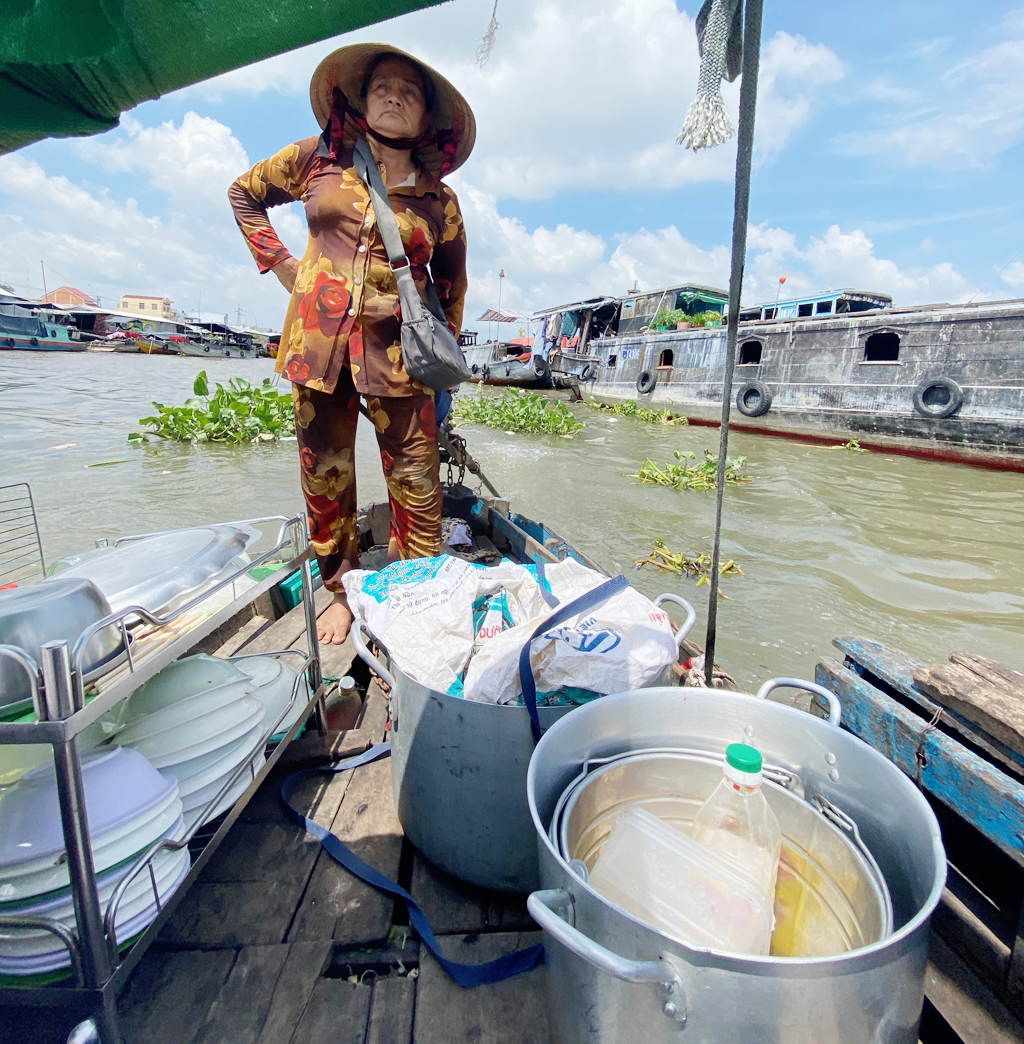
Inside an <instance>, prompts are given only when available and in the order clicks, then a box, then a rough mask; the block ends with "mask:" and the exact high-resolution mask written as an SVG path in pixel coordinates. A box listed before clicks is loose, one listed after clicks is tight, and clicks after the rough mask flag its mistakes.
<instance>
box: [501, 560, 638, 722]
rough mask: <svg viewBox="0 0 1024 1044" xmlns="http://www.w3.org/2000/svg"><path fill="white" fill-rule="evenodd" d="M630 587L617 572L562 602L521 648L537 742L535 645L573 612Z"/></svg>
mask: <svg viewBox="0 0 1024 1044" xmlns="http://www.w3.org/2000/svg"><path fill="white" fill-rule="evenodd" d="M626 587H629V581H628V580H627V579H626V578H625V577H624V576H622V575H621V574H620V575H619V576H613V577H612V578H611V580H606V581H605V582H604V583H603V584H600V585H599V586H597V587H595V588H594V589H593V590H592V591H588V592H587V593H586V594H584V595H580V596H579V598H574V599H573V600H572V601H571V602H566V603H565V605H563V606H560V607H559V608H558V610H556V611H555V612H553V613H552V614H551V615H550V616H549V617H548V618H547V619H546V620H544V621H542V622H541V623H540V624H538V625H537V627H536V628H535V629H534V632H533V634H531V635H530V639H529V641H528V642H527V643H526V644H525V645H524V646H523V648H522V649H521V650H520V653H519V684H520V685H521V686H522V689H523V703H525V704H526V709H527V710H528V711H529V712H530V727H531V728H532V729H533V742H534V743H539V742H540V737H541V728H540V716H539V715H538V714H537V682H536V681H535V679H534V677H533V667H532V666H531V664H530V651H531V649H532V648H533V643H534V641H536V639H538V638H539V637H540V636H541V634H543V632H544V631H546V630H547V629H548V628H549V627H554V626H556V625H557V624H560V623H562V622H563V621H565V620H568V619H569V617H570V616H576V615H577V614H578V613H585V612H586V611H587V610H588V609H593V608H594V607H595V606H598V605H600V604H601V603H602V602H606V601H607V600H608V599H609V598H611V596H612V595H613V594H618V592H619V591H621V590H623V589H624V588H626Z"/></svg>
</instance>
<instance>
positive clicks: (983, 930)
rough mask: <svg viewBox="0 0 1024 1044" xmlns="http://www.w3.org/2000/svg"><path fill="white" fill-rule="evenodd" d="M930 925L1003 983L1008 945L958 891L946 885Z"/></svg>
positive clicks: (959, 951)
mask: <svg viewBox="0 0 1024 1044" xmlns="http://www.w3.org/2000/svg"><path fill="white" fill-rule="evenodd" d="M932 928H933V930H934V931H936V932H938V934H939V935H941V936H942V938H943V939H945V940H946V942H948V943H949V944H950V946H952V947H953V949H954V950H956V951H957V952H958V953H961V954H963V955H964V956H965V957H970V958H971V959H972V960H973V961H974V962H975V964H977V965H978V967H980V968H982V969H984V970H985V972H986V974H987V975H988V977H989V978H991V980H992V983H993V985H998V986H1002V984H1003V983H1004V982H1005V981H1006V973H1007V971H1008V969H1009V967H1010V947H1009V946H1007V945H1006V943H1005V942H1003V940H1002V939H1000V938H999V936H998V935H996V933H995V932H994V931H992V929H991V928H990V927H989V926H988V925H987V924H985V923H984V921H982V919H981V918H980V917H978V916H977V914H975V912H974V911H973V910H971V909H970V908H969V907H968V906H967V904H966V903H964V902H963V900H962V899H960V898H959V897H958V896H957V895H955V894H954V893H953V892H951V891H950V890H949V889H948V888H946V889H945V890H944V891H943V893H942V899H941V900H939V905H938V906H937V907H936V909H935V913H934V914H933V915H932Z"/></svg>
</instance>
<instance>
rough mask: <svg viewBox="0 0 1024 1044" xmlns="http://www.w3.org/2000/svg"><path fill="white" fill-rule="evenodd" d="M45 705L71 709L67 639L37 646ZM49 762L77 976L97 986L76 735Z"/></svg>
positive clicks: (103, 960) (95, 899)
mask: <svg viewBox="0 0 1024 1044" xmlns="http://www.w3.org/2000/svg"><path fill="white" fill-rule="evenodd" d="M42 659H43V664H42V666H43V683H44V685H45V692H46V702H45V710H46V714H47V717H48V718H49V719H50V720H63V719H65V718H69V717H70V716H71V715H72V714H73V713H74V709H75V708H74V704H73V702H72V700H73V698H72V688H71V663H70V660H69V658H68V644H67V642H46V643H45V644H44V645H43V646H42ZM53 764H54V769H55V770H56V774H57V796H58V799H59V801H60V818H61V825H62V827H63V829H64V849H65V851H66V853H67V860H68V874H69V876H70V878H71V898H72V901H73V903H74V907H75V920H76V922H77V924H78V938H79V948H80V951H81V956H82V975H83V978H84V979H85V986H86V987H91V988H93V989H101V988H102V987H103V986H104V984H105V983H106V981H107V979H109V978H110V972H111V967H110V955H109V952H108V950H107V943H106V938H105V936H104V933H103V918H102V916H101V914H100V901H99V896H98V894H97V891H96V870H95V866H94V864H93V858H92V842H91V840H90V837H89V816H88V813H87V811H86V806H85V785H84V783H83V781H82V761H81V758H80V757H79V753H78V740H77V738H75V737H72V738H71V739H68V740H63V741H60V742H57V743H54V744H53Z"/></svg>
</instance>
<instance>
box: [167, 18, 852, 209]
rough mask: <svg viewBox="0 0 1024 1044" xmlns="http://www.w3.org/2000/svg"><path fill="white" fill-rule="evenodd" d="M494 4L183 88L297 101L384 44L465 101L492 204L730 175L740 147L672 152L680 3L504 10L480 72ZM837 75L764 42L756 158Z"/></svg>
mask: <svg viewBox="0 0 1024 1044" xmlns="http://www.w3.org/2000/svg"><path fill="white" fill-rule="evenodd" d="M490 8H491V5H490V3H489V2H488V0H456V2H455V3H452V4H447V5H444V6H443V7H440V8H433V9H432V10H431V11H429V12H418V13H416V14H412V15H408V16H405V17H403V18H400V19H396V20H395V21H393V22H390V23H388V24H387V26H386V27H383V26H373V27H371V28H369V29H365V30H360V31H359V32H356V33H351V34H348V35H347V36H344V37H339V38H337V39H335V40H332V41H328V42H325V43H321V44H317V45H314V46H311V47H306V48H302V49H300V50H298V51H293V52H291V53H290V54H286V55H279V56H277V57H275V58H270V59H267V60H266V61H264V62H260V63H258V64H256V65H252V66H250V67H248V68H246V69H240V70H236V71H235V72H232V73H228V74H226V75H224V76H220V77H217V78H215V79H214V80H210V81H209V82H208V83H206V84H201V85H198V86H196V87H191V88H187V90H186V92H184V93H185V94H186V95H187V96H190V97H192V96H201V97H203V98H206V99H211V100H212V99H221V98H223V97H225V96H226V95H227V94H229V93H233V92H242V93H247V94H251V95H257V94H259V93H262V92H265V91H279V92H282V93H288V94H294V95H302V94H304V93H305V92H306V91H307V90H308V86H309V78H310V75H311V73H312V70H313V69H314V67H315V66H316V63H317V62H318V61H319V60H320V58H321V57H323V55H325V54H327V53H328V52H330V51H331V50H333V49H334V48H335V47H337V46H339V45H341V44H344V43H349V42H353V41H357V40H378V39H381V38H386V39H387V40H389V41H390V42H393V43H394V44H395V45H397V46H399V47H403V48H405V49H407V50H409V51H411V52H413V53H415V54H417V55H420V56H422V57H423V59H424V60H425V61H427V62H429V63H430V64H431V65H433V66H435V67H436V68H437V69H439V70H440V71H441V72H442V73H444V75H445V76H447V77H449V79H451V80H452V82H453V83H456V84H457V85H458V86H459V88H460V90H462V91H463V92H464V93H465V95H466V97H467V99H468V100H469V102H470V104H471V105H472V106H473V109H474V112H475V114H476V117H477V123H478V129H479V136H478V139H477V147H476V151H475V153H474V156H473V158H472V160H471V161H470V164H469V166H468V167H467V168H466V177H467V178H469V179H471V181H472V183H473V184H474V185H475V186H477V187H478V188H480V189H482V190H483V191H484V192H486V193H488V194H489V195H492V196H495V197H496V198H506V197H514V198H519V199H541V198H545V197H549V196H551V195H553V194H555V193H556V192H560V191H573V190H580V189H593V190H598V191H603V190H607V189H612V190H615V189H620V190H621V189H626V188H637V187H639V188H645V189H646V188H661V189H670V188H675V187H678V186H680V185H684V184H687V183H692V182H696V181H708V180H715V181H728V180H729V179H731V178H732V175H733V169H734V166H735V145H734V143H733V144H732V145H730V146H727V147H724V148H719V149H712V150H707V151H703V152H700V153H697V154H695V153H693V152H691V151H689V150H687V149H684V148H683V147H681V146H679V145H677V144H676V143H675V137H676V134H677V133H678V131H679V128H680V126H681V124H682V121H683V117H684V115H685V113H686V109H687V107H688V106H689V103H690V101H691V99H692V98H693V94H694V91H695V89H696V84H697V71H698V56H697V43H696V36H695V34H694V28H693V20H692V19H691V17H690V16H689V15H688V14H687V13H686V12H685V11H680V10H679V9H678V8H677V7H676V4H675V2H674V0H561V2H559V3H558V4H552V3H550V2H547V0H529V2H522V3H520V4H518V5H517V6H514V7H509V6H508V5H506V6H505V7H503V9H502V11H501V20H502V28H501V30H500V32H499V34H498V41H497V46H496V47H495V49H494V52H493V55H492V57H491V60H490V61H489V62H488V64H487V65H486V66H485V67H484V68H483V69H482V70H481V69H479V68H478V67H477V66H476V64H475V61H474V53H475V48H476V42H477V39H478V37H479V36H480V34H481V32H482V30H483V28H484V27H485V26H486V24H487V19H488V18H489V17H490ZM842 76H843V66H842V63H841V62H840V61H839V59H838V58H837V57H836V55H835V54H834V53H833V52H832V51H830V50H829V49H828V48H827V47H825V46H824V45H821V44H811V43H809V42H808V41H807V40H805V39H804V38H803V37H801V36H791V35H790V34H788V33H783V32H779V33H776V34H775V36H774V37H772V38H771V39H770V40H767V41H766V43H765V47H764V52H763V59H762V70H761V83H760V89H759V104H758V161H759V162H761V163H764V162H767V161H769V160H770V159H771V158H772V157H773V156H775V155H776V154H777V153H778V152H779V151H780V150H781V149H782V148H784V147H785V145H786V143H787V142H788V141H789V139H790V137H791V136H792V134H793V133H794V132H795V131H796V130H797V129H798V128H799V127H800V126H802V125H803V124H804V123H805V122H806V121H807V119H808V118H809V116H810V114H811V111H812V108H813V105H814V100H815V97H816V96H817V94H818V92H819V91H820V89H821V88H822V87H823V86H825V85H826V84H828V83H832V82H835V81H836V80H838V79H840V78H841V77H842ZM724 93H725V97H726V104H727V106H728V107H729V108H730V109H731V111H732V116H733V122H734V123H735V121H736V108H737V104H738V96H739V84H738V83H736V84H726V85H725V88H724ZM298 134H299V131H298V130H297V131H296V137H297V136H298Z"/></svg>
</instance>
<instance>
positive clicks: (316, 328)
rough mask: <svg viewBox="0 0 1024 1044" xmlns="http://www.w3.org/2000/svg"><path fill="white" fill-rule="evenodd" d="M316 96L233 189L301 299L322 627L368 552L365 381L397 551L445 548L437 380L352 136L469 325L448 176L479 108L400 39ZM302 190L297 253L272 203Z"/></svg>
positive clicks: (332, 619) (302, 382)
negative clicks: (361, 462)
mask: <svg viewBox="0 0 1024 1044" xmlns="http://www.w3.org/2000/svg"><path fill="white" fill-rule="evenodd" d="M310 100H311V102H312V105H313V112H314V114H315V115H316V118H317V120H318V121H319V123H320V126H321V127H323V133H322V134H321V135H320V137H319V138H307V139H306V140H305V141H300V142H297V143H296V144H294V145H288V146H287V147H286V148H284V149H282V150H281V151H280V152H279V153H278V154H277V155H276V156H273V157H272V158H270V159H268V160H263V161H262V162H260V163H257V164H256V166H255V167H253V168H252V170H250V171H249V172H248V173H247V174H243V175H242V176H241V177H240V178H238V180H237V181H235V182H234V184H233V185H232V186H231V188H230V189H229V190H228V197H229V199H230V201H231V206H232V208H233V209H234V212H235V220H236V221H237V222H238V225H239V228H240V229H241V230H242V235H243V236H245V239H246V243H247V244H248V246H249V249H250V250H251V251H252V254H253V256H254V257H255V259H256V264H257V265H258V267H259V269H260V271H261V272H268V271H272V272H273V273H274V275H276V276H277V278H278V279H279V280H280V281H281V283H282V284H283V285H284V287H285V289H287V290H288V291H290V292H291V295H292V296H291V301H290V302H289V304H288V312H287V315H286V316H285V323H284V332H283V333H282V335H281V349H280V351H279V352H278V355H277V371H278V372H279V373H284V375H285V376H286V377H287V378H288V379H289V380H290V381H291V382H292V393H293V396H294V399H295V420H296V433H297V435H298V442H299V463H300V467H301V476H302V491H303V494H304V496H305V499H306V507H307V512H308V516H309V531H310V537H311V542H312V545H313V549H314V551H315V552H316V556H317V560H318V562H319V565H320V575H321V576H322V577H323V580H324V584H325V585H326V587H327V588H328V590H330V591H332V592H334V604H333V605H332V606H331V607H330V608H329V609H328V610H327V611H326V612H325V613H324V614H323V615H322V616H321V617H320V627H319V634H320V638H321V639H322V640H324V641H330V642H334V643H341V642H343V641H344V640H345V637H346V635H347V634H348V631H349V626H350V624H351V622H352V614H351V613H350V612H349V608H348V603H347V601H346V599H345V589H344V587H343V586H342V582H341V581H342V577H343V576H344V574H345V573H346V572H348V570H349V569H352V568H353V567H354V566H357V565H358V562H359V551H358V537H357V532H356V508H357V501H356V481H355V435H356V421H357V419H358V416H359V400H360V396H363V397H365V399H366V406H367V410H368V412H369V414H370V417H371V418H372V420H373V424H374V427H375V429H376V434H377V443H378V445H379V447H380V455H381V461H382V462H383V465H384V476H385V478H386V479H387V484H388V495H389V499H390V503H391V533H390V542H389V549H388V557H389V561H394V560H396V559H398V558H420V557H424V556H429V555H438V554H440V552H441V501H442V496H441V485H440V479H439V475H438V452H437V417H436V412H435V409H434V393H433V391H431V390H430V389H429V388H427V387H426V386H424V385H422V384H420V383H418V382H416V381H413V380H411V378H410V377H409V375H408V374H407V373H406V371H405V367H404V365H403V361H402V344H401V312H400V308H399V300H398V288H397V284H396V282H395V277H394V275H393V273H392V271H391V267H390V265H389V262H388V256H387V252H386V250H385V249H384V243H383V241H382V239H381V235H380V232H379V230H378V228H377V224H376V218H375V215H374V213H373V207H372V206H371V205H370V199H369V193H368V192H367V189H366V186H365V185H364V184H363V182H362V180H361V179H360V177H359V175H358V174H357V172H356V169H355V164H354V160H353V149H354V146H355V143H356V141H357V140H358V139H359V138H360V137H362V136H365V137H366V138H367V140H368V142H369V145H370V148H371V149H372V151H373V154H374V156H375V157H376V159H377V161H378V164H379V166H380V171H381V175H382V177H383V179H384V184H385V185H386V187H387V192H388V198H389V199H390V201H391V205H392V208H393V209H394V211H395V217H396V218H397V219H398V226H399V229H400V230H401V233H402V239H403V241H404V243H405V251H406V255H407V256H408V258H409V261H410V263H411V265H412V271H413V275H414V277H415V280H416V285H417V288H418V289H419V291H420V296H421V297H422V298H423V300H424V301H426V299H427V294H426V290H427V279H428V274H427V264H428V263H429V265H430V273H431V275H432V277H433V283H434V286H435V287H436V290H437V295H438V297H439V299H440V301H441V304H442V307H443V308H444V312H445V315H446V316H447V319H448V325H449V326H450V327H451V329H452V331H453V332H454V333H456V334H458V332H459V330H460V328H461V325H462V310H463V305H464V301H465V295H466V233H465V229H464V228H463V224H462V214H461V212H460V210H459V203H458V200H457V199H456V198H455V193H454V192H452V190H451V189H450V188H448V186H447V185H445V184H444V183H443V182H442V181H440V180H439V179H440V178H441V177H442V176H444V175H445V174H447V173H448V172H449V171H453V170H455V169H456V168H458V167H460V166H461V165H462V164H463V163H465V161H466V159H467V158H468V156H469V153H470V151H471V150H472V148H473V142H474V139H475V136H476V123H475V121H474V119H473V113H472V111H471V110H470V108H469V105H468V104H467V103H466V100H465V99H464V98H463V97H462V95H461V94H459V92H458V91H456V90H455V88H454V87H453V86H452V85H451V84H450V83H449V82H448V81H447V80H446V79H445V78H444V77H443V76H441V75H440V74H439V73H436V72H434V71H433V70H432V69H429V68H428V67H427V66H425V65H423V63H422V62H419V61H417V60H415V59H414V58H412V57H411V56H409V55H407V54H405V53H404V52H402V51H399V50H397V49H396V48H394V47H389V46H387V45H384V44H354V45H352V46H349V47H342V48H341V49H340V50H337V51H335V52H334V53H333V54H331V55H328V57H327V58H325V59H324V60H323V61H322V62H321V63H320V65H319V66H318V67H317V70H316V72H315V73H314V74H313V80H312V83H311V84H310ZM293 200H302V201H303V202H304V203H305V207H306V219H307V222H308V224H309V244H308V246H307V248H306V253H305V256H304V257H303V258H302V260H301V261H299V260H297V259H296V258H294V257H292V255H291V254H289V253H288V251H287V249H285V247H284V245H283V244H282V243H281V240H280V239H279V238H278V236H277V234H276V232H275V231H274V228H273V226H272V225H271V223H270V221H269V220H268V218H267V209H268V208H269V207H273V206H278V205H280V204H282V203H291V202H292V201H293Z"/></svg>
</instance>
